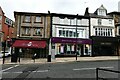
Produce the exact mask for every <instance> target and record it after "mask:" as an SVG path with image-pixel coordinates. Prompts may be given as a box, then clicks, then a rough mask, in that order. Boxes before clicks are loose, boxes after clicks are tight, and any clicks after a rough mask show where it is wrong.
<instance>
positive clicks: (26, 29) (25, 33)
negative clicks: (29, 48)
mask: <svg viewBox="0 0 120 80" xmlns="http://www.w3.org/2000/svg"><path fill="white" fill-rule="evenodd" d="M22 34H23V35H30V28H28V27H26V28H23V30H22Z"/></svg>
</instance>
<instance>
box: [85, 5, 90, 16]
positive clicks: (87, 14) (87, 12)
mask: <svg viewBox="0 0 120 80" xmlns="http://www.w3.org/2000/svg"><path fill="white" fill-rule="evenodd" d="M84 15H85V16H89V8H88V7H87V8H86V10H85V14H84Z"/></svg>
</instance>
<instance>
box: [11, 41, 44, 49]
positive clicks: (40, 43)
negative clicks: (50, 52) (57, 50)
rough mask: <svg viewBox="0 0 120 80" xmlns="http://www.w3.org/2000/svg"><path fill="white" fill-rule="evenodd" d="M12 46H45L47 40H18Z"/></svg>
mask: <svg viewBox="0 0 120 80" xmlns="http://www.w3.org/2000/svg"><path fill="white" fill-rule="evenodd" d="M12 47H18V48H45V47H46V41H37V40H16V41H15V42H14V43H13V45H12Z"/></svg>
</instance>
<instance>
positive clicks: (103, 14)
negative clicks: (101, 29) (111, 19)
mask: <svg viewBox="0 0 120 80" xmlns="http://www.w3.org/2000/svg"><path fill="white" fill-rule="evenodd" d="M98 11H99V14H98V15H102V16H106V11H105V10H103V9H99V10H98Z"/></svg>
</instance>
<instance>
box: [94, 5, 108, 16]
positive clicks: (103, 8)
mask: <svg viewBox="0 0 120 80" xmlns="http://www.w3.org/2000/svg"><path fill="white" fill-rule="evenodd" d="M98 10H105V11H106V14H107V9H106V8H105V7H104V6H103V4H102V5H101V6H100V7H99V8H97V9H96V11H95V12H94V14H97V11H98Z"/></svg>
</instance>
